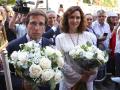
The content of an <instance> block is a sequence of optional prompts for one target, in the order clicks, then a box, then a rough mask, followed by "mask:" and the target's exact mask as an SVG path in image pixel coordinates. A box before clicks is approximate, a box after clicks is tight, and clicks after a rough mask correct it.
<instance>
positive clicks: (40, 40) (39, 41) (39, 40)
mask: <svg viewBox="0 0 120 90" xmlns="http://www.w3.org/2000/svg"><path fill="white" fill-rule="evenodd" d="M26 38H27V40H28V42H29V41H32V39H31V38H30V37H29V35H28V34H26ZM36 43H39V44H41V43H42V38H40V39H38V40H37V41H36Z"/></svg>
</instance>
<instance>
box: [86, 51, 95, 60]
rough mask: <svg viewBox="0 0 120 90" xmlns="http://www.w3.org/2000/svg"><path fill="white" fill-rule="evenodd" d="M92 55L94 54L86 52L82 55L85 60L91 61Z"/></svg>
mask: <svg viewBox="0 0 120 90" xmlns="http://www.w3.org/2000/svg"><path fill="white" fill-rule="evenodd" d="M93 55H94V53H92V52H86V53H84V56H85V57H86V58H87V59H92V58H93Z"/></svg>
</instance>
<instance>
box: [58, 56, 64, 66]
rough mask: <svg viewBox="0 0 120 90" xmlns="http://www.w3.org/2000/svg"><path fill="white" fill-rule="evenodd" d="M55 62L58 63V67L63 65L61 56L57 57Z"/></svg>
mask: <svg viewBox="0 0 120 90" xmlns="http://www.w3.org/2000/svg"><path fill="white" fill-rule="evenodd" d="M57 64H58V67H60V68H62V67H63V66H64V59H63V57H59V58H58V59H57Z"/></svg>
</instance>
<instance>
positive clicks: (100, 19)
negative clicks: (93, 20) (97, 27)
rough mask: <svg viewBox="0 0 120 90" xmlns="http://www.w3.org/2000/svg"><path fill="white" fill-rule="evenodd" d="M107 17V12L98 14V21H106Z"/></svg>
mask: <svg viewBox="0 0 120 90" xmlns="http://www.w3.org/2000/svg"><path fill="white" fill-rule="evenodd" d="M105 19H106V14H105V13H104V14H99V15H98V21H99V23H104V22H105Z"/></svg>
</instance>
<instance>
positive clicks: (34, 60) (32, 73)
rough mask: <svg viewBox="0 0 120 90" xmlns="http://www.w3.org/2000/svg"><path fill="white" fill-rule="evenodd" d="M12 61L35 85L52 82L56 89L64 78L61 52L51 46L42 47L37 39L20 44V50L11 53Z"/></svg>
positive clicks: (20, 72) (16, 68)
mask: <svg viewBox="0 0 120 90" xmlns="http://www.w3.org/2000/svg"><path fill="white" fill-rule="evenodd" d="M10 63H12V64H13V65H14V67H15V70H16V73H17V74H18V75H19V76H21V77H22V78H24V79H26V80H27V81H29V82H31V83H32V84H34V85H35V86H39V85H42V84H45V83H49V82H50V85H51V89H54V88H55V84H57V83H59V82H60V81H61V79H62V72H61V70H60V68H62V67H63V65H64V60H63V57H62V54H61V52H60V51H58V50H57V49H53V48H51V47H49V46H47V47H45V48H40V47H39V44H37V43H35V41H30V42H28V43H25V44H22V45H20V50H19V51H14V52H13V53H12V54H11V56H10Z"/></svg>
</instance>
